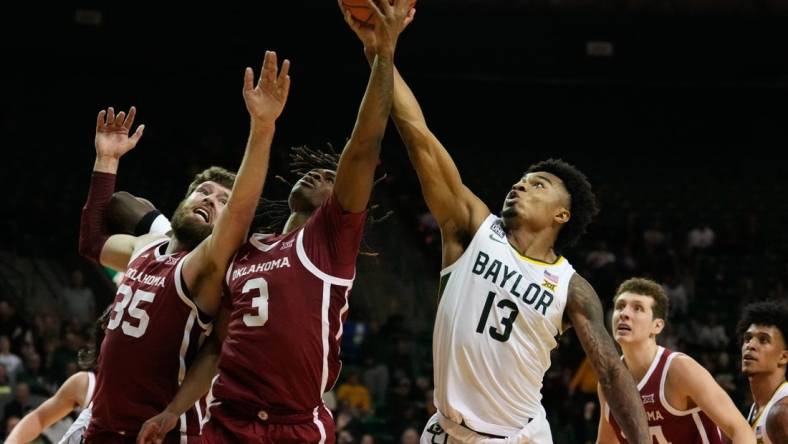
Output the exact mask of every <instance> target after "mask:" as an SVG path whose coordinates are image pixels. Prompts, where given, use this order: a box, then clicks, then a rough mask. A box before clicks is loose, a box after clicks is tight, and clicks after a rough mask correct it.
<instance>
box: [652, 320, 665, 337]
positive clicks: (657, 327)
mask: <svg viewBox="0 0 788 444" xmlns="http://www.w3.org/2000/svg"><path fill="white" fill-rule="evenodd" d="M664 328H665V320H664V319H662V318H657V319H654V328H653V332H654V334H655V335H658V334H660V333H662V330H663V329H664Z"/></svg>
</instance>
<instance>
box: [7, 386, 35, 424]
mask: <svg viewBox="0 0 788 444" xmlns="http://www.w3.org/2000/svg"><path fill="white" fill-rule="evenodd" d="M34 408H36V405H34V403H33V400H32V399H31V397H30V387H29V386H28V385H27V384H25V383H24V382H20V383H19V384H17V385H16V387H15V388H14V399H12V400H11V401H10V402H9V403H8V404H6V405H5V408H4V409H3V414H4V416H3V417H4V418H10V417H12V416H17V417H19V418H21V417H23V416H25V415H26V414H27V412H29V411H31V410H33V409H34Z"/></svg>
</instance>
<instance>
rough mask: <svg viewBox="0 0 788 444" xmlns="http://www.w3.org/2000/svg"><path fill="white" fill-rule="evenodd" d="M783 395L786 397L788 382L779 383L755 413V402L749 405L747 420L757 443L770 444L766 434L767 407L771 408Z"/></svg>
mask: <svg viewBox="0 0 788 444" xmlns="http://www.w3.org/2000/svg"><path fill="white" fill-rule="evenodd" d="M785 397H788V382H783V383H782V384H780V387H778V388H777V390H776V391H775V392H774V394H773V395H772V398H771V399H769V402H767V403H766V405H765V406H764V407H763V408H762V409H761V411H759V412H757V414H756V412H755V403H753V404H752V407H750V414H749V415H747V421H748V422H749V423H750V425H751V426H752V429H753V430H754V431H755V439H756V441H757V443H758V444H772V440H771V439H769V436H768V435H767V434H766V417H767V416H769V409H771V408H772V406H773V405H774V404H775V403H776V402H779V401H780V400H781V399H783V398H785Z"/></svg>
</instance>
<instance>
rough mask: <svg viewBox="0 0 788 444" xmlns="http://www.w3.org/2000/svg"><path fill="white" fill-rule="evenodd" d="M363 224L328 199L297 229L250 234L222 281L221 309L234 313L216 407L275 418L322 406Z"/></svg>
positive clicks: (360, 216)
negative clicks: (231, 407)
mask: <svg viewBox="0 0 788 444" xmlns="http://www.w3.org/2000/svg"><path fill="white" fill-rule="evenodd" d="M365 219H366V212H363V213H344V212H343V211H342V208H341V207H340V206H339V204H338V203H337V202H336V198H335V197H334V196H332V197H330V198H329V199H328V200H327V201H326V202H325V203H324V204H323V205H322V206H321V207H320V208H318V209H317V210H315V212H314V214H313V215H312V216H311V217H310V218H309V220H308V221H307V222H306V224H305V225H304V226H303V227H302V228H300V229H298V230H295V231H293V232H290V233H287V234H284V235H280V236H271V235H262V234H255V235H252V236H251V238H250V239H249V241H248V242H247V243H246V244H244V245H243V246H242V247H241V248H240V249H239V250H238V252H237V253H236V255H235V258H234V260H233V262H232V264H231V266H230V267H229V269H228V270H227V275H226V282H227V285H228V287H229V295H225V299H224V301H223V303H224V306H225V307H226V308H228V309H230V310H231V311H232V314H231V317H230V323H229V326H228V332H227V337H226V338H225V341H224V344H223V346H222V352H221V357H220V359H219V375H218V377H217V378H216V380H215V382H214V385H213V387H212V394H213V396H214V398H215V399H216V402H220V403H225V402H229V403H230V404H232V405H234V406H235V407H242V408H248V409H249V410H250V411H252V412H256V411H257V409H265V410H267V411H269V412H271V413H279V414H288V413H303V412H312V411H313V410H314V409H315V408H317V407H318V406H319V405H321V404H322V399H321V396H322V395H323V393H324V392H325V391H326V390H329V389H331V388H332V387H333V385H334V382H335V381H336V379H337V376H338V374H339V370H340V366H341V363H340V360H339V345H340V340H341V337H342V323H343V322H344V320H345V318H346V317H347V311H348V296H349V293H350V289H351V287H352V284H353V278H354V274H355V264H356V257H357V256H358V250H359V244H360V242H361V237H362V235H363V229H364V221H365ZM236 410H238V409H236ZM253 414H254V413H253Z"/></svg>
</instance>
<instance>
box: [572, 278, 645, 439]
mask: <svg viewBox="0 0 788 444" xmlns="http://www.w3.org/2000/svg"><path fill="white" fill-rule="evenodd" d="M566 314H567V316H568V318H569V320H570V322H571V323H572V326H573V327H574V328H575V332H576V333H577V338H578V339H580V344H581V345H582V346H583V350H585V352H586V355H587V356H588V358H589V359H590V360H591V365H592V366H593V367H594V371H595V372H596V374H597V376H598V377H599V385H600V387H601V390H602V393H603V394H604V396H605V399H606V400H607V402H608V405H609V406H610V412H611V413H612V414H613V417H615V418H616V422H617V423H618V424H619V425H620V426H621V430H622V431H623V432H624V435H625V436H626V437H627V440H628V441H629V442H631V443H638V444H650V443H651V438H650V437H649V432H648V421H647V419H646V411H645V410H643V404H642V402H641V400H640V394H639V393H638V390H637V387H636V386H635V380H634V379H633V378H632V375H631V374H630V373H629V371H627V369H626V367H624V364H623V363H622V362H621V359H619V357H618V353H616V348H615V346H614V345H613V339H612V338H611V337H610V335H609V334H608V333H607V331H606V330H605V322H604V314H603V311H602V304H601V303H600V302H599V297H598V296H597V294H596V291H594V289H593V287H591V284H589V283H588V281H586V280H585V279H583V278H582V277H581V276H580V275H578V274H574V275H573V276H572V279H571V281H570V282H569V294H568V296H567V302H566Z"/></svg>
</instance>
